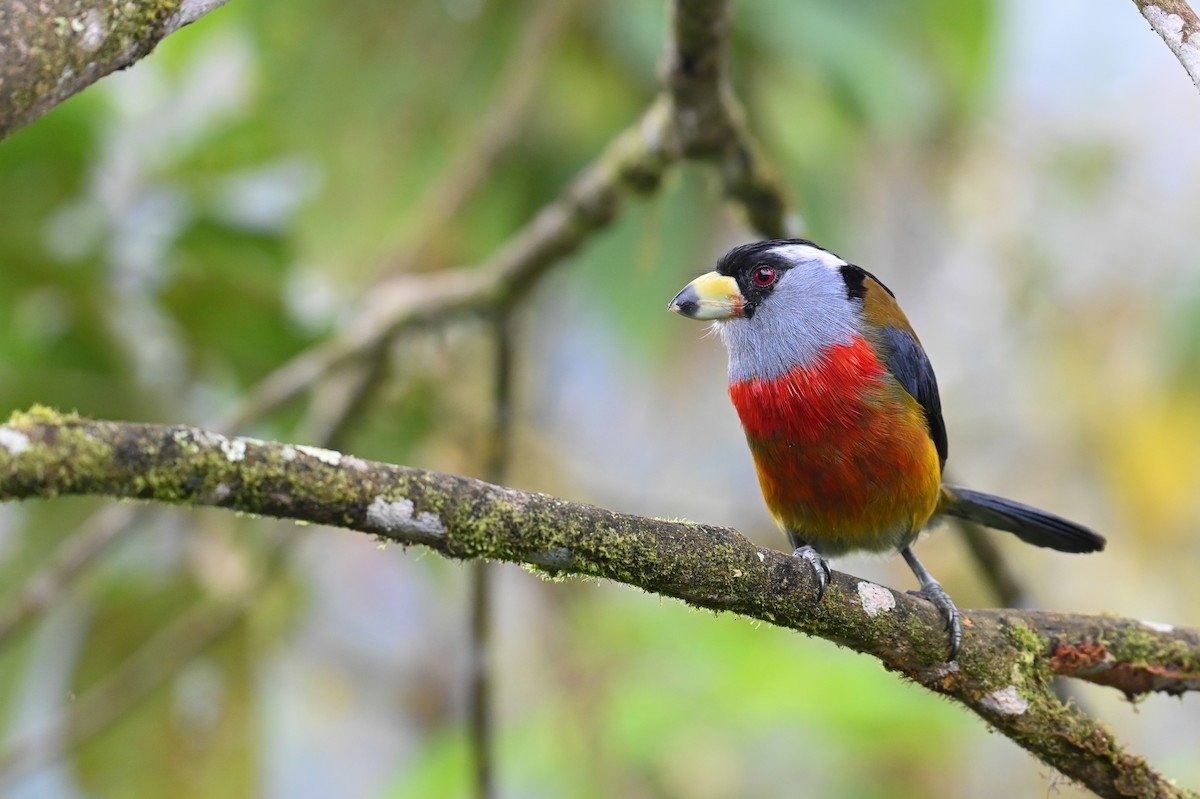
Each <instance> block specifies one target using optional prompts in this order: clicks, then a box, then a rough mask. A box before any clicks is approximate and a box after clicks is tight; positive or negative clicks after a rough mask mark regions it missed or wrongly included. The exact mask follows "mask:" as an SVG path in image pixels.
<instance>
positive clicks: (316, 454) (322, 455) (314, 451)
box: [296, 444, 342, 466]
mask: <svg viewBox="0 0 1200 799" xmlns="http://www.w3.org/2000/svg"><path fill="white" fill-rule="evenodd" d="M296 449H297V450H298V451H300V452H303V453H304V454H305V455H307V456H308V457H310V458H316V459H317V460H319V461H320V462H321V463H328V464H329V465H330V466H337V465H338V464H339V463H341V462H342V453H340V452H334V451H333V450H331V449H321V448H320V447H307V446H305V445H304V444H297V445H296Z"/></svg>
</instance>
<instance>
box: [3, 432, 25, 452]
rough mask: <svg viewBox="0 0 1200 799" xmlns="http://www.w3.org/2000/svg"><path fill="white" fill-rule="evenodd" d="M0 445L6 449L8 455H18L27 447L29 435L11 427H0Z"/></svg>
mask: <svg viewBox="0 0 1200 799" xmlns="http://www.w3.org/2000/svg"><path fill="white" fill-rule="evenodd" d="M0 447H4V448H5V449H6V450H8V454H9V455H20V454H21V453H22V452H24V451H25V450H27V449H29V436H27V435H25V434H24V433H22V432H21V431H20V430H13V429H12V428H11V427H0Z"/></svg>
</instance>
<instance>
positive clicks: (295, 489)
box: [0, 408, 1200, 797]
mask: <svg viewBox="0 0 1200 799" xmlns="http://www.w3.org/2000/svg"><path fill="white" fill-rule="evenodd" d="M60 494H98V495H105V496H114V497H127V498H131V499H140V500H146V501H153V502H161V503H171V504H180V505H210V506H216V507H223V508H229V509H232V510H237V511H241V512H246V513H253V514H260V515H264V516H275V517H279V518H286V519H294V520H296V521H303V522H310V523H317V524H325V525H332V526H338V527H345V528H349V529H352V530H358V531H360V532H364V533H369V534H373V535H376V536H379V537H381V538H384V539H388V540H392V541H396V542H398V543H400V544H404V545H412V544H421V545H424V546H426V547H428V548H430V549H432V550H434V551H436V552H439V553H441V554H442V555H445V556H447V557H452V558H458V559H481V558H482V559H489V560H503V561H509V562H513V563H524V564H528V565H531V566H534V567H537V568H539V569H543V570H545V571H548V572H552V573H556V574H581V575H589V576H593V577H604V578H607V579H610V580H614V581H617V582H621V583H625V584H628V585H632V586H636V587H639V588H642V589H644V590H646V591H649V592H652V593H656V594H661V595H664V596H672V597H676V598H678V599H682V600H684V601H686V602H688V603H690V604H692V605H696V606H698V607H703V608H710V609H713V610H723V611H731V612H734V613H739V614H742V615H745V616H749V617H753V618H756V619H762V620H764V621H767V622H770V623H772V624H776V625H779V626H782V627H787V628H791V629H795V630H799V631H801V632H804V633H806V634H809V635H813V636H818V637H821V638H825V639H827V640H830V641H833V642H835V643H838V644H841V645H843V646H847V647H849V648H851V649H854V650H855V651H858V652H861V653H864V654H868V655H872V656H874V657H876V658H878V659H879V660H880V661H881V662H882V663H883V665H884V667H885V668H887V669H889V670H891V671H895V672H898V673H900V674H902V675H903V676H905V677H907V678H909V679H911V680H914V681H915V682H918V683H920V684H921V685H923V686H925V687H926V688H928V689H929V690H931V691H934V692H936V693H939V694H942V695H944V696H947V697H950V698H952V699H954V700H955V701H957V702H959V703H961V704H962V705H964V706H965V707H967V708H969V709H971V710H972V711H974V712H975V713H976V714H978V715H979V716H980V717H982V718H983V719H984V720H985V721H986V722H988V723H989V724H990V725H992V726H993V727H994V728H995V729H997V730H998V731H1000V732H1002V733H1003V734H1004V735H1006V736H1008V737H1009V738H1011V739H1012V740H1013V741H1015V742H1016V743H1018V744H1019V745H1021V746H1023V747H1024V748H1026V749H1027V750H1029V751H1030V752H1031V753H1033V754H1034V755H1036V756H1037V757H1039V758H1041V759H1042V760H1043V761H1044V762H1046V763H1048V764H1050V765H1052V766H1054V767H1055V768H1058V769H1059V770H1061V771H1062V772H1063V773H1064V774H1066V775H1067V776H1069V777H1072V778H1074V779H1076V780H1079V781H1080V782H1082V783H1084V784H1085V785H1087V786H1088V787H1089V788H1091V789H1092V790H1093V791H1095V792H1096V793H1098V794H1100V795H1102V796H1114V797H1116V796H1126V795H1139V796H1186V795H1189V794H1187V793H1186V792H1184V791H1182V790H1180V789H1178V788H1176V787H1175V786H1173V785H1172V784H1171V783H1170V782H1169V781H1167V780H1166V779H1164V778H1163V777H1162V776H1161V775H1159V774H1158V773H1157V772H1155V771H1154V770H1153V769H1151V768H1150V767H1149V766H1148V765H1147V764H1146V762H1145V761H1144V760H1143V759H1142V758H1140V757H1137V756H1135V755H1131V754H1129V753H1126V752H1124V751H1123V750H1122V749H1121V747H1120V745H1119V744H1118V743H1117V742H1116V740H1115V739H1114V738H1113V736H1112V734H1111V733H1109V732H1108V731H1107V730H1106V729H1105V728H1103V727H1102V726H1101V725H1100V724H1099V723H1097V722H1096V721H1094V720H1093V719H1091V718H1088V717H1087V716H1086V715H1084V714H1083V713H1081V712H1080V711H1079V710H1078V709H1077V708H1074V707H1071V706H1069V705H1064V704H1062V703H1060V702H1059V701H1058V700H1057V699H1056V698H1055V697H1054V695H1053V693H1052V692H1051V691H1050V689H1049V685H1050V681H1051V679H1052V677H1053V676H1054V675H1056V674H1063V675H1069V676H1074V677H1079V678H1082V679H1089V680H1092V681H1093V682H1097V683H1100V684H1104V685H1113V686H1116V687H1118V688H1119V689H1120V690H1122V691H1124V692H1126V693H1127V694H1130V695H1137V694H1141V693H1144V692H1147V691H1166V692H1168V693H1182V692H1184V691H1189V690H1196V689H1197V688H1198V687H1200V632H1197V631H1193V630H1184V629H1179V628H1170V627H1167V626H1164V625H1157V624H1147V623H1143V622H1139V621H1137V620H1134V619H1122V618H1116V617H1109V616H1087V615H1066V614H1057V613H1046V612H1032V611H1010V610H967V611H964V620H965V624H964V632H965V638H964V642H963V652H962V655H961V656H960V658H959V660H958V661H956V662H954V663H943V662H942V657H943V653H944V652H945V648H946V636H945V631H944V629H943V625H942V621H941V618H940V617H939V615H938V613H937V611H936V610H935V609H934V608H933V607H932V605H930V604H929V603H927V602H925V601H924V600H921V599H917V598H914V597H911V596H909V595H907V594H902V593H896V592H893V591H891V590H890V589H887V588H884V587H883V586H878V585H875V584H873V583H869V582H866V581H864V580H860V579H858V578H856V577H853V576H851V575H848V574H843V573H837V572H835V573H834V575H833V581H832V584H831V586H830V588H829V590H828V592H827V593H826V595H825V598H824V600H823V601H822V602H821V603H820V604H817V603H815V602H814V599H815V585H814V580H813V575H812V573H811V570H810V569H808V568H806V566H805V565H804V564H802V563H798V562H797V561H796V560H794V559H793V558H791V557H789V556H787V555H786V554H784V553H781V552H777V551H774V550H769V549H764V548H762V547H759V546H756V545H755V544H753V543H751V542H750V541H748V540H747V539H745V538H744V537H742V536H741V535H740V534H739V533H737V532H736V531H734V530H730V529H726V528H720V527H712V526H708V525H702V524H694V523H690V522H672V521H663V520H659V519H648V518H643V517H639V516H631V515H628V514H621V513H614V512H612V511H609V510H605V509H603V508H598V507H594V506H591V505H585V504H581V503H575V502H568V501H565V500H561V499H556V498H554V497H549V496H546V495H543V494H532V493H527V492H523V491H517V490H514V489H511V488H504V487H501V486H496V485H492V484H489V483H485V482H482V481H479V480H473V479H470V478H466V477H459V476H455V475H449V474H439V473H435V472H429V471H423V470H420V469H410V468H407V467H403V466H393V465H388V464H383V463H376V462H372V461H366V460H362V459H360V458H356V457H354V456H351V455H343V454H341V453H338V452H333V451H331V450H324V449H316V448H312V447H304V446H298V445H290V444H278V443H270V442H264V441H258V440H255V439H250V438H229V437H225V436H222V435H219V434H217V433H213V432H209V431H206V430H200V429H197V428H192V427H185V426H175V427H166V426H160V425H145V424H130V423H118V422H105V421H92V420H87V419H81V418H78V417H75V416H62V415H59V414H57V413H55V412H53V411H49V410H46V409H43V408H35V409H33V410H31V411H29V412H27V413H19V414H15V415H14V416H13V417H12V418H11V419H10V420H9V421H8V423H7V424H6V425H4V426H0V500H14V499H25V498H30V497H43V498H49V497H54V496H58V495H60Z"/></svg>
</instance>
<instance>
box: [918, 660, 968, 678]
mask: <svg viewBox="0 0 1200 799" xmlns="http://www.w3.org/2000/svg"><path fill="white" fill-rule="evenodd" d="M956 671H960V669H959V666H958V661H951V662H950V663H939V664H938V665H936V666H930V667H929V668H927V669H924V670H923V671H922V677H923V678H924V679H926V680H942V679H945V678H946V677H949V676H950V675H951V674H954V673H955V672H956Z"/></svg>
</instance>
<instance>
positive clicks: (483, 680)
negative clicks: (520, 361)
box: [467, 314, 514, 799]
mask: <svg viewBox="0 0 1200 799" xmlns="http://www.w3.org/2000/svg"><path fill="white" fill-rule="evenodd" d="M492 328H493V330H494V334H493V340H494V346H495V348H496V352H495V367H494V389H493V392H492V408H493V414H494V418H493V423H492V431H491V435H490V436H489V437H488V448H487V453H486V456H485V458H484V463H485V466H484V475H485V476H486V478H487V480H488V482H491V483H502V482H504V479H505V475H506V473H507V471H508V461H509V458H510V453H511V452H512V414H513V409H512V396H513V352H514V347H513V341H512V321H511V319H510V318H509V315H508V314H502V315H501V316H499V317H498V318H497V319H495V320H494V322H493V324H492ZM470 573H471V583H470V589H469V590H470V609H471V610H470V613H471V643H470V650H471V654H470V660H469V662H470V676H469V685H468V691H467V704H468V708H469V713H468V715H469V718H470V727H471V749H472V752H473V754H474V758H475V771H474V776H475V795H476V796H477V797H479V799H491V797H493V796H495V795H496V776H495V773H496V767H495V757H496V754H495V751H496V750H495V736H494V732H493V724H492V690H491V674H492V657H491V638H492V624H491V605H492V602H491V597H492V591H493V590H494V588H493V586H492V583H493V581H492V579H491V578H492V575H491V564H489V563H488V562H487V561H486V560H476V561H472V563H471V565H470Z"/></svg>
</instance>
